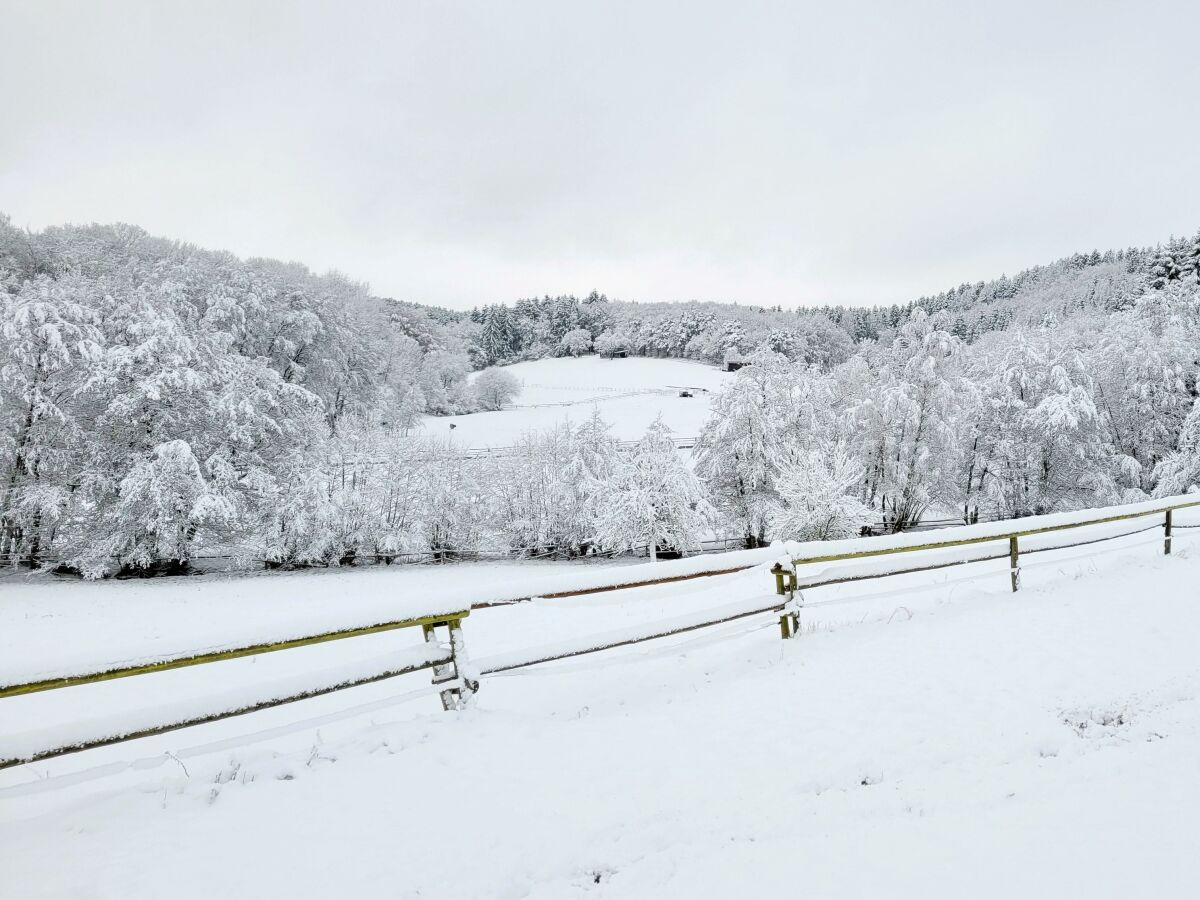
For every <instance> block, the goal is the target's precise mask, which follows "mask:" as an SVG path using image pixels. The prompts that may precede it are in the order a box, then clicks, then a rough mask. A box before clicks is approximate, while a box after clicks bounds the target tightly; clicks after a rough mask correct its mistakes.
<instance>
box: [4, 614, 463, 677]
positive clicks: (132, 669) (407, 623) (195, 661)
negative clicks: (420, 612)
mask: <svg viewBox="0 0 1200 900" xmlns="http://www.w3.org/2000/svg"><path fill="white" fill-rule="evenodd" d="M469 614H470V610H465V609H464V610H459V611H457V612H452V613H445V614H443V615H438V616H423V617H421V618H416V619H398V620H396V621H393V622H381V623H379V624H377V625H366V626H363V627H360V628H343V629H341V630H338V631H327V632H324V633H322V634H314V635H310V636H308V637H300V638H292V639H290V640H286V641H271V642H268V643H265V644H252V645H250V646H246V647H234V648H231V649H228V650H214V651H212V652H210V653H198V654H194V655H191V656H176V657H172V658H170V659H162V660H157V661H155V662H150V663H142V664H140V665H134V666H121V667H114V668H111V669H105V670H103V671H99V672H89V673H86V674H83V675H70V676H66V677H63V678H47V679H43V680H41V681H27V682H24V683H21V684H9V685H3V686H0V698H4V697H16V696H20V695H22V694H34V693H37V692H39V691H52V690H57V689H59V688H67V687H78V686H79V685H83V684H95V683H97V682H101V681H111V680H113V679H116V678H128V677H130V676H132V675H146V674H149V673H150V672H165V671H168V670H170V669H182V668H186V667H188V666H200V665H206V664H207V663H215V662H225V661H226V660H231V659H241V658H242V657H246V656H258V655H259V654H262V653H275V652H277V651H279V650H292V649H295V648H296V647H308V646H312V645H314V644H323V643H326V642H327V641H340V640H344V639H345V638H352V637H362V636H363V635H368V634H382V633H383V632H386V631H395V630H397V629H400V628H413V627H416V626H425V625H441V624H444V623H449V622H451V621H456V620H462V619H464V618H466V617H467V616H468V615H469Z"/></svg>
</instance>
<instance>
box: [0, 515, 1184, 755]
mask: <svg viewBox="0 0 1200 900" xmlns="http://www.w3.org/2000/svg"><path fill="white" fill-rule="evenodd" d="M1192 507H1200V499H1193V498H1189V497H1172V498H1166V499H1163V500H1157V501H1149V502H1147V503H1138V504H1129V505H1126V506H1118V507H1110V508H1108V509H1107V510H1103V511H1101V510H1085V511H1082V512H1076V513H1061V514H1055V515H1047V516H1034V517H1031V518H1027V519H1023V520H1021V522H1022V526H1023V527H1021V528H1017V529H1014V528H1013V527H1012V523H1011V522H989V523H984V524H979V525H966V526H962V527H960V528H957V529H954V533H953V534H950V535H947V536H946V537H942V538H939V539H938V540H936V541H930V540H928V539H924V538H923V537H922V536H921V535H919V534H912V533H907V534H896V535H890V536H887V537H871V538H858V539H850V540H844V541H832V542H816V541H814V542H807V543H795V542H789V543H786V544H783V545H776V546H774V547H769V548H762V549H759V550H747V551H736V552H733V553H729V554H726V555H725V558H724V559H722V560H720V563H719V565H718V567H714V565H713V562H714V560H713V558H712V557H708V558H707V559H703V558H693V559H684V560H678V561H673V562H668V563H661V564H657V565H653V564H652V565H650V566H635V567H629V568H626V569H622V570H620V571H619V572H605V573H594V574H590V575H588V574H584V577H583V578H580V577H578V576H576V577H573V578H572V577H568V578H565V579H564V578H561V577H559V578H557V579H550V580H549V581H548V582H547V583H546V584H545V585H544V586H545V587H547V588H558V590H545V591H542V592H540V593H539V594H538V596H541V597H546V598H552V597H566V596H572V595H580V594H588V593H595V592H600V591H608V590H620V589H622V588H630V587H637V586H642V585H650V584H661V583H664V582H671V581H679V580H683V579H688V578H696V577H702V576H707V575H715V574H724V573H731V572H737V571H742V570H745V569H749V568H753V567H755V566H759V565H762V566H763V567H764V570H765V568H766V563H768V562H770V561H771V560H772V559H779V558H780V556H781V554H782V555H784V558H785V559H787V560H788V561H789V563H790V570H789V568H788V567H785V566H784V565H783V564H782V563H781V562H775V563H774V565H772V566H771V568H770V571H771V573H772V575H773V576H774V579H775V593H774V594H773V595H771V594H768V595H766V596H765V597H757V598H752V599H749V600H743V601H739V602H736V603H732V604H727V605H724V606H721V607H717V608H715V609H707V610H702V611H699V612H696V613H691V614H688V615H685V616H678V617H675V618H672V619H668V620H665V621H660V622H655V623H650V624H648V625H642V626H636V627H633V628H628V629H622V630H618V631H611V632H606V633H602V634H596V635H589V636H585V637H580V638H575V639H572V640H569V641H563V642H558V643H556V644H553V645H549V646H545V647H539V648H533V649H529V650H523V651H519V652H515V653H506V654H500V655H497V656H493V657H489V658H485V659H483V660H479V661H478V662H477V663H475V664H471V663H470V662H469V661H468V659H467V656H466V648H465V644H464V641H463V636H462V620H463V619H464V618H466V617H467V615H469V612H470V610H469V609H468V608H463V609H459V610H453V611H450V610H449V609H448V608H445V607H443V611H441V612H436V613H433V614H431V615H428V616H420V617H416V618H410V619H404V620H397V621H394V622H384V623H379V624H376V625H368V626H361V627H356V628H346V629H342V630H339V631H331V632H326V633H323V634H317V635H310V636H307V637H301V638H294V639H290V640H284V641H276V642H272V643H265V644H255V645H249V646H243V647H232V648H229V649H223V650H215V651H211V652H207V653H197V654H193V655H184V656H176V657H171V658H167V659H160V660H155V661H151V662H143V663H139V664H137V665H130V666H123V667H114V668H109V669H106V670H104V671H101V672H92V673H86V674H77V675H67V676H62V677H56V678H47V679H43V680H40V681H29V682H23V683H19V684H11V685H7V686H0V698H4V697H12V696H19V695H23V694H31V693H37V692H40V691H46V690H53V689H58V688H67V687H73V686H77V685H81V684H89V683H94V682H97V681H107V680H110V679H114V678H124V677H127V676H133V675H144V674H149V673H152V672H157V671H165V670H168V669H175V668H182V667H185V666H194V665H201V664H204V663H210V662H219V661H222V660H227V659H236V658H239V657H243V656H251V655H256V654H260V653H270V652H274V651H278V650H286V649H292V648H295V647H302V646H307V645H310V644H316V643H322V642H325V641H332V640H341V639H344V638H350V637H358V636H361V635H366V634H375V633H378V632H381V631H387V630H393V629H399V628H408V627H415V626H420V627H421V628H422V630H423V632H424V635H425V645H424V646H423V647H418V648H415V649H414V650H411V651H409V652H408V653H407V655H404V656H402V657H401V658H400V659H399V660H398V662H399V664H398V665H397V664H395V663H394V662H393V663H392V664H390V665H387V666H385V668H384V669H383V670H382V671H375V670H372V671H370V672H369V673H363V672H360V671H355V672H353V673H345V672H342V673H339V675H338V677H335V678H332V679H330V678H327V679H326V681H325V682H323V683H321V684H319V685H315V686H311V685H306V686H304V687H302V688H298V686H297V685H296V683H295V681H294V680H291V681H289V682H287V683H286V685H285V686H279V685H277V686H276V687H275V688H273V689H268V690H267V691H266V692H265V693H263V695H262V696H258V697H256V698H253V699H251V700H249V701H245V700H244V699H242V700H239V701H237V702H230V703H227V704H225V708H223V709H220V710H218V711H215V712H213V711H196V712H194V713H190V714H188V715H186V716H182V717H181V716H178V714H177V710H174V709H173V710H172V711H171V714H172V715H175V716H176V717H175V718H174V719H172V721H170V722H167V723H166V724H158V723H134V724H133V725H132V726H131V725H129V724H128V723H127V724H126V726H125V727H124V728H123V729H121V730H119V731H117V730H114V729H112V728H109V729H108V731H107V732H106V731H104V730H103V728H102V727H101V728H100V730H99V732H98V733H97V735H96V736H92V737H88V738H84V739H79V738H73V739H70V740H67V739H55V736H54V735H52V734H51V735H32V736H26V738H25V739H24V741H23V742H22V743H23V746H20V747H18V748H17V749H16V750H15V751H14V750H9V749H6V750H5V751H4V752H5V753H8V754H12V755H10V756H8V757H7V758H3V759H0V769H3V768H8V767H11V766H15V765H19V764H21V763H25V762H34V761H38V760H43V759H49V758H52V757H55V756H62V755H64V754H67V753H73V752H77V751H80V750H86V749H91V748H94V747H100V746H106V745H109V744H115V743H120V742H122V741H127V740H133V739H135V738H139V737H147V736H150V735H155V734H161V733H165V732H168V731H174V730H177V729H180V728H186V727H189V726H191V725H199V724H204V723H207V722H213V721H217V720H219V719H224V718H229V717H231V716H237V715H244V714H246V713H250V712H255V711H258V710H262V709H267V708H270V707H273V706H279V705H281V704H284V703H291V702H294V701H297V700H303V699H307V698H309V697H316V696H320V695H321V694H327V693H332V692H333V691H338V690H343V689H346V688H350V687H355V686H358V685H362V684H368V683H371V682H374V681H380V680H383V679H385V678H392V677H395V676H397V675H401V674H406V673H409V672H416V671H419V670H421V669H428V668H431V669H433V673H434V677H433V683H434V685H435V686H438V687H439V688H440V693H441V697H442V705H443V708H445V709H446V710H451V709H457V708H459V707H461V706H462V705H463V703H464V702H465V701H466V700H467V699H468V698H469V697H470V696H471V695H472V694H473V693H474V692H475V691H476V690H477V689H478V679H479V678H480V677H482V676H484V675H493V674H498V673H501V672H507V671H511V670H513V669H519V668H524V667H526V666H532V665H538V664H540V663H545V662H552V661H555V660H562V659H567V658H570V657H575V656H580V655H583V654H589V653H597V652H600V651H603V650H610V649H614V648H617V647H624V646H629V645H632V644H637V643H641V642H644V641H650V640H656V639H659V638H666V637H670V636H673V635H678V634H682V633H685V632H689V631H694V630H697V629H701V628H708V627H711V626H715V625H720V624H723V623H726V622H731V621H734V620H738V619H742V618H747V617H750V616H756V615H764V614H767V613H770V614H772V615H775V616H778V619H779V629H780V635H781V637H783V638H784V639H788V638H792V637H795V636H796V635H798V634H799V631H800V612H801V611H802V609H803V608H804V607H803V593H802V591H803V590H804V589H807V588H814V587H820V586H824V585H833V584H840V583H845V582H848V581H860V580H865V579H871V578H885V577H888V576H891V575H900V574H904V573H910V572H919V571H927V570H930V569H940V568H945V567H948V566H956V565H964V564H968V563H973V562H982V561H985V560H993V559H1001V558H1004V557H1005V556H1008V558H1009V560H1010V573H1011V585H1012V589H1013V590H1014V591H1015V590H1017V589H1018V587H1019V586H1020V568H1019V553H1020V546H1019V541H1020V539H1022V538H1030V537H1036V536H1040V535H1046V534H1054V533H1058V532H1063V531H1070V530H1076V529H1083V528H1088V527H1094V526H1100V525H1106V524H1112V523H1117V522H1123V521H1130V520H1134V519H1140V518H1146V517H1149V516H1155V515H1162V516H1163V517H1164V518H1163V522H1162V523H1161V525H1150V526H1148V527H1145V528H1141V529H1137V530H1136V531H1134V532H1120V533H1117V534H1107V535H1102V536H1099V537H1089V538H1088V539H1086V540H1080V541H1068V542H1065V543H1057V544H1054V545H1052V546H1045V547H1035V548H1033V549H1028V548H1027V549H1026V551H1025V552H1027V553H1030V552H1032V553H1038V552H1046V551H1049V550H1060V549H1065V548H1068V547H1075V546H1083V545H1086V544H1093V543H1097V542H1100V541H1106V540H1112V539H1115V538H1119V537H1124V536H1127V535H1129V534H1134V533H1137V532H1138V531H1146V530H1150V529H1153V528H1158V527H1162V528H1163V532H1164V534H1163V552H1164V553H1167V554H1169V553H1170V552H1171V540H1172V525H1173V522H1172V514H1173V513H1174V511H1175V510H1180V509H1187V508H1192ZM1098 512H1103V513H1104V514H1103V515H1097V513H1098ZM1001 541H1007V542H1008V546H1007V548H1006V550H1005V551H1004V552H1001V553H995V552H991V553H988V552H984V553H982V554H980V553H967V554H966V555H963V554H961V553H958V552H957V551H958V550H959V549H960V548H966V547H973V546H978V545H984V544H988V543H996V542H1001ZM830 551H832V552H830ZM919 551H928V552H931V553H936V552H937V551H956V552H954V553H953V554H950V555H946V554H942V555H940V556H936V557H935V558H934V559H933V560H932V561H930V560H929V559H926V560H925V561H924V562H922V563H921V564H920V565H916V566H908V567H902V568H895V567H892V566H888V565H884V566H883V567H879V566H872V564H871V563H870V562H868V563H867V565H866V566H865V567H859V568H858V569H852V570H850V571H847V570H846V569H835V570H834V571H833V572H832V573H831V574H830V575H828V576H827V577H821V576H825V574H826V573H825V571H824V570H819V571H817V572H815V573H813V576H812V577H810V578H806V579H805V581H804V583H803V584H801V583H800V577H799V571H800V567H801V566H811V565H813V564H817V563H823V562H848V561H849V562H854V561H871V560H876V561H877V560H879V558H881V557H890V556H893V555H896V554H902V553H913V552H919ZM649 569H653V572H649V571H646V570H649ZM581 574H582V573H581ZM645 575H654V576H657V577H649V578H647V577H639V576H645ZM782 595H786V599H780V597H781V596H782ZM797 595H799V596H797ZM519 599H527V598H511V599H508V600H498V599H493V600H492V602H484V603H481V604H478V605H480V606H488V605H502V604H503V603H511V602H517V600H519ZM850 599H856V598H850ZM438 627H445V628H446V629H447V631H448V635H449V638H448V641H447V642H446V643H445V644H443V643H441V642H440V641H439V640H438V638H437V636H436V632H435V629H436V628H438Z"/></svg>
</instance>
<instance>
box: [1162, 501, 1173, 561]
mask: <svg viewBox="0 0 1200 900" xmlns="http://www.w3.org/2000/svg"><path fill="white" fill-rule="evenodd" d="M1163 554H1164V555H1166V556H1170V555H1171V510H1169V509H1168V510H1167V521H1166V522H1165V523H1163Z"/></svg>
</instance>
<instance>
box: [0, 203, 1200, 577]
mask: <svg viewBox="0 0 1200 900" xmlns="http://www.w3.org/2000/svg"><path fill="white" fill-rule="evenodd" d="M790 302H791V301H788V303H790ZM1198 339H1200V234H1198V235H1197V236H1196V237H1195V238H1188V239H1172V240H1170V241H1168V242H1167V243H1165V244H1164V245H1162V246H1159V247H1154V248H1142V249H1137V248H1134V249H1126V250H1121V251H1111V252H1105V253H1101V252H1090V253H1081V254H1076V255H1074V256H1071V257H1068V258H1066V259H1062V260H1059V261H1057V262H1054V263H1050V264H1048V265H1044V266H1039V267H1037V268H1033V269H1029V270H1026V271H1023V272H1020V273H1018V274H1016V275H1014V276H1011V277H1007V276H1006V277H1002V278H999V279H996V280H993V281H988V282H979V283H976V284H971V285H962V286H960V287H958V288H955V289H952V290H949V291H946V292H945V293H942V294H939V295H936V296H930V297H922V298H919V299H916V300H914V301H912V302H911V303H908V304H904V305H896V306H887V307H861V308H860V307H848V306H799V307H796V308H788V306H787V304H785V302H784V301H783V300H782V299H781V302H780V304H778V305H776V306H774V307H773V308H763V307H753V306H740V305H736V304H719V303H700V302H681V303H638V302H628V301H619V300H615V299H614V300H610V299H609V298H607V297H606V296H604V295H603V294H601V293H598V292H593V293H591V294H589V295H588V296H585V297H583V298H577V297H574V296H557V297H542V298H529V299H523V300H518V301H516V302H514V303H511V304H494V305H489V306H485V307H481V308H477V309H474V310H471V311H467V312H456V311H451V310H445V309H439V308H436V307H429V306H423V305H421V304H419V303H414V302H407V301H400V300H394V299H390V298H382V297H376V296H373V295H372V294H371V292H370V290H369V288H368V287H367V286H366V285H364V284H361V283H358V282H356V281H354V280H353V279H352V278H350V277H347V276H346V275H343V274H340V273H336V272H332V273H327V274H323V275H318V274H315V273H313V272H311V271H309V270H308V269H307V268H306V267H304V266H303V265H301V264H298V263H284V262H280V261H276V260H270V259H255V258H251V259H241V258H238V257H236V256H233V255H231V254H229V253H223V252H214V251H208V250H204V249H201V248H198V247H195V246H191V245H188V244H183V243H179V242H176V241H171V240H166V239H162V238H157V237H153V236H151V235H149V234H147V233H146V232H144V231H143V230H141V229H139V228H136V227H133V226H127V225H90V226H64V227H57V228H48V229H45V230H44V231H40V232H29V231H25V230H21V229H18V228H15V227H13V226H12V225H11V224H10V223H9V221H8V220H7V219H3V218H0V563H3V564H6V565H10V566H25V567H58V568H60V569H62V570H66V571H73V572H78V573H81V574H82V575H84V576H86V577H103V576H106V575H111V574H118V573H130V572H159V571H167V572H170V571H182V570H186V569H187V567H188V565H189V563H190V561H192V560H194V559H195V558H197V557H198V556H199V555H201V554H223V555H227V556H229V557H231V558H233V559H234V560H236V561H237V562H238V564H241V565H247V566H248V565H267V566H279V567H291V566H300V565H338V564H348V563H352V562H358V561H379V562H385V563H387V562H398V561H408V560H427V559H436V560H451V559H457V558H464V557H469V556H470V555H471V554H473V553H477V552H479V551H481V550H486V551H488V552H494V553H500V554H510V555H517V556H530V557H546V556H561V557H573V556H587V555H595V554H616V553H629V552H645V553H649V554H651V555H655V554H657V553H659V552H668V551H670V552H689V551H692V550H694V549H696V548H697V547H698V546H699V545H700V543H701V542H702V541H704V540H705V539H707V538H709V537H712V536H717V537H728V538H734V539H736V540H737V541H738V542H739V543H743V544H745V545H747V546H755V545H758V544H761V543H764V542H769V541H771V540H773V539H776V538H780V537H789V538H790V537H815V538H824V537H836V536H843V535H847V534H855V533H857V532H858V529H859V528H860V527H861V525H862V524H863V523H865V522H871V521H874V522H878V521H883V522H885V523H887V525H888V526H889V527H892V528H903V527H906V526H908V525H911V524H913V523H915V522H918V521H920V520H921V518H922V517H925V516H929V515H932V514H936V515H938V516H952V517H957V518H961V519H962V520H963V521H966V522H972V521H978V520H981V519H987V518H1012V517H1020V516H1024V515H1030V514H1035V513H1043V512H1052V511H1059V510H1068V509H1076V508H1082V507H1087V506H1096V505H1101V504H1106V503H1112V502H1120V501H1128V500H1133V499H1140V498H1144V497H1147V496H1155V495H1168V494H1176V493H1182V492H1185V491H1188V490H1190V489H1192V488H1193V487H1194V486H1195V485H1196V484H1197V482H1198V481H1200V408H1198V407H1197V405H1196V397H1197V366H1198V359H1197V351H1196V348H1197V346H1200V343H1198ZM616 350H621V351H624V352H625V353H628V354H631V355H644V356H663V357H679V358H687V359H695V360H700V361H705V362H710V363H719V362H720V361H721V360H722V359H723V358H724V356H725V354H726V353H727V352H728V351H730V350H736V351H738V352H739V353H741V354H745V355H746V357H747V358H748V360H749V362H750V364H749V365H747V366H746V367H744V368H743V369H742V370H740V371H739V372H738V373H737V374H736V375H735V376H734V377H733V378H732V379H731V381H730V382H729V384H728V386H727V388H725V389H724V390H723V391H722V392H721V393H720V394H719V395H718V396H717V397H716V398H715V400H714V404H713V408H712V416H711V418H710V419H709V421H708V423H707V424H706V426H705V427H704V429H703V431H702V433H701V435H700V437H699V440H698V441H697V445H696V447H695V450H694V456H693V458H692V459H691V460H688V459H686V458H684V457H683V456H682V455H681V454H680V452H679V451H677V450H676V449H675V446H674V443H673V441H672V439H671V436H670V434H669V433H668V432H667V430H666V428H665V426H663V425H662V423H661V422H660V423H657V424H656V425H654V426H653V427H651V428H650V429H649V431H648V432H647V433H646V434H645V436H644V437H643V438H642V439H641V440H640V441H639V442H637V444H636V446H635V447H633V448H622V447H621V446H620V445H618V443H617V442H616V441H615V440H613V438H612V436H611V434H610V433H609V428H608V426H607V423H605V422H604V421H603V420H602V419H601V418H600V417H599V416H593V417H592V419H591V420H589V421H587V422H585V423H584V424H582V425H580V426H578V427H576V428H570V427H566V426H563V427H560V428H557V429H554V430H551V431H547V432H544V433H537V434H532V433H531V434H528V435H527V436H526V437H525V439H524V440H523V441H522V442H521V444H520V445H519V446H518V447H516V448H513V449H512V450H511V451H510V452H509V453H507V454H504V455H503V456H499V457H493V458H487V459H481V458H479V457H477V456H473V455H472V454H469V453H465V452H463V451H464V449H465V448H462V447H457V446H455V445H453V444H451V443H449V442H447V441H445V440H441V439H432V438H429V437H425V436H423V435H422V433H421V432H420V430H419V429H416V428H415V427H414V426H415V425H416V424H417V423H418V421H419V419H420V417H422V416H426V415H434V416H436V415H443V414H451V413H462V412H470V411H474V410H479V409H494V408H499V406H502V405H503V404H504V403H505V402H507V399H510V398H511V393H512V385H511V384H508V383H507V381H506V378H505V376H504V373H503V368H502V367H503V366H504V365H506V364H508V363H512V362H517V361H521V360H529V359H539V358H544V357H548V356H568V355H580V354H583V353H590V352H613V351H616ZM481 369H491V370H492V371H490V372H487V373H483V374H481V375H480V376H478V377H476V378H474V379H468V375H469V374H471V373H472V372H475V371H478V370H481Z"/></svg>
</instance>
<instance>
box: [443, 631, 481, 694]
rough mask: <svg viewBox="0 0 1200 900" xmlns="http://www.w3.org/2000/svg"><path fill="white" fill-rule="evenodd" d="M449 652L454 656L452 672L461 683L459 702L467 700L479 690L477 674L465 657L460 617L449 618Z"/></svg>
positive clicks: (465, 647) (465, 651)
mask: <svg viewBox="0 0 1200 900" xmlns="http://www.w3.org/2000/svg"><path fill="white" fill-rule="evenodd" d="M449 624H450V653H451V655H452V656H453V657H454V674H455V675H457V676H458V680H459V681H460V682H461V683H462V689H461V691H460V692H459V697H458V699H459V702H460V704H461V703H466V702H468V701H469V700H470V699H471V698H472V697H473V696H475V693H476V692H477V691H478V690H479V676H478V674H477V673H476V672H475V671H474V669H473V668H472V667H471V665H470V662H469V661H468V659H467V642H466V641H465V640H464V639H463V630H462V619H451V620H450V623H449Z"/></svg>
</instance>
